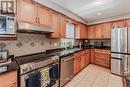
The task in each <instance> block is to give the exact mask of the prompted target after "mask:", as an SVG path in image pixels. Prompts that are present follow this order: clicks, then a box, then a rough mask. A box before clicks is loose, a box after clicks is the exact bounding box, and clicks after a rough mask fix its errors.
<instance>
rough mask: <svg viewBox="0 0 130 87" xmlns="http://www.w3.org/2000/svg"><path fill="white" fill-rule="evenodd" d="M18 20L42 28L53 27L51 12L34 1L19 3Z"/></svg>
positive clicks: (19, 1) (23, 0) (26, 0)
mask: <svg viewBox="0 0 130 87" xmlns="http://www.w3.org/2000/svg"><path fill="white" fill-rule="evenodd" d="M17 20H18V21H19V22H26V23H31V24H38V25H42V26H50V27H51V26H52V12H51V10H49V9H47V8H45V7H43V6H41V5H38V4H36V3H34V2H33V1H32V0H18V1H17Z"/></svg>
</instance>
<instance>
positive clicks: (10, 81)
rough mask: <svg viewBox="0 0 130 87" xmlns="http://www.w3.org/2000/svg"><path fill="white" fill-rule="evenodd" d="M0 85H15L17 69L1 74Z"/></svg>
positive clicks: (0, 86) (2, 86) (11, 86)
mask: <svg viewBox="0 0 130 87" xmlns="http://www.w3.org/2000/svg"><path fill="white" fill-rule="evenodd" d="M0 87H17V71H12V72H8V73H5V74H1V75H0Z"/></svg>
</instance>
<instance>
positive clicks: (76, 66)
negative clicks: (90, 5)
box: [74, 57, 80, 75]
mask: <svg viewBox="0 0 130 87" xmlns="http://www.w3.org/2000/svg"><path fill="white" fill-rule="evenodd" d="M79 71H80V58H78V57H75V59H74V75H75V74H77V73H78V72H79Z"/></svg>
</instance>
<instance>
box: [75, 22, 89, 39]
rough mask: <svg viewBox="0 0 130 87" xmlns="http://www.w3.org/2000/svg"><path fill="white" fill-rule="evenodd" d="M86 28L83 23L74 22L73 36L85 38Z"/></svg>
mask: <svg viewBox="0 0 130 87" xmlns="http://www.w3.org/2000/svg"><path fill="white" fill-rule="evenodd" d="M87 32H88V29H87V27H86V25H85V24H82V23H76V27H75V38H76V39H87Z"/></svg>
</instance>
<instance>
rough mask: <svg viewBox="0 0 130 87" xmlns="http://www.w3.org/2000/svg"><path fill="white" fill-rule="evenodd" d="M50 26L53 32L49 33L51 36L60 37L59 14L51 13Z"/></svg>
mask: <svg viewBox="0 0 130 87" xmlns="http://www.w3.org/2000/svg"><path fill="white" fill-rule="evenodd" d="M52 28H53V29H54V33H52V34H51V38H60V18H59V14H58V13H55V12H53V13H52Z"/></svg>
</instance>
